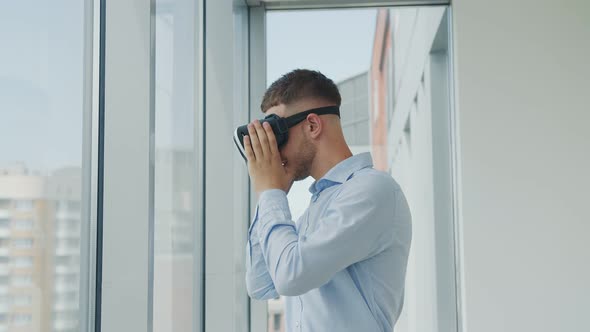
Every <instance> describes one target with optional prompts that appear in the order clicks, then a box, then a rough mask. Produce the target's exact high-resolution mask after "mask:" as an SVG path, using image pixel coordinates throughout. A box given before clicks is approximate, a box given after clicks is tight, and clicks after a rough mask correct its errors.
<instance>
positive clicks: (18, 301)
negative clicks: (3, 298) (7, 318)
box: [14, 294, 33, 307]
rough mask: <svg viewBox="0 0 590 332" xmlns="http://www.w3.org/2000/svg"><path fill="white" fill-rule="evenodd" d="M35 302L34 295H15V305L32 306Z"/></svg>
mask: <svg viewBox="0 0 590 332" xmlns="http://www.w3.org/2000/svg"><path fill="white" fill-rule="evenodd" d="M31 304H33V296H31V295H22V294H21V295H15V296H14V305H15V306H22V307H24V306H30V305H31Z"/></svg>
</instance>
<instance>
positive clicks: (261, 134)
mask: <svg viewBox="0 0 590 332" xmlns="http://www.w3.org/2000/svg"><path fill="white" fill-rule="evenodd" d="M254 128H255V129H256V134H258V140H259V141H260V149H261V150H262V153H263V154H264V156H266V157H270V148H269V146H268V138H267V137H266V131H265V130H264V128H262V126H261V125H260V121H258V120H255V121H254Z"/></svg>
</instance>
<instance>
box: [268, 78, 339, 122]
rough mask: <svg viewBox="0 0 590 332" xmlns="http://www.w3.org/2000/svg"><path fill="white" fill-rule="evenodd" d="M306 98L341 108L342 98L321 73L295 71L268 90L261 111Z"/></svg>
mask: <svg viewBox="0 0 590 332" xmlns="http://www.w3.org/2000/svg"><path fill="white" fill-rule="evenodd" d="M305 98H317V99H322V100H324V101H327V102H330V103H334V104H335V105H336V106H340V102H341V101H342V98H341V97H340V92H338V87H337V86H336V84H334V82H333V81H332V80H331V79H329V78H327V77H326V76H325V75H324V74H322V73H320V72H319V71H314V70H308V69H295V70H293V71H291V72H289V73H287V74H285V75H283V76H282V77H281V78H279V79H278V80H276V81H275V82H274V83H273V84H271V86H270V87H269V88H268V90H266V93H265V94H264V97H263V98H262V104H261V105H260V109H261V110H262V113H266V111H268V109H269V108H271V107H273V106H276V105H280V104H285V105H289V104H292V103H295V102H298V101H300V100H302V99H305Z"/></svg>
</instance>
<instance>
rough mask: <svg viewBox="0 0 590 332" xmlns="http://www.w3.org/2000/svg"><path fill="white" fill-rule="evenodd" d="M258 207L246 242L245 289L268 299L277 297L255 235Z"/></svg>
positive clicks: (258, 296) (261, 298) (251, 295)
mask: <svg viewBox="0 0 590 332" xmlns="http://www.w3.org/2000/svg"><path fill="white" fill-rule="evenodd" d="M257 219H258V207H257V208H256V214H255V217H254V221H253V222H252V225H251V226H250V230H249V231H248V243H247V245H246V289H247V290H248V295H250V297H251V298H253V299H256V300H268V299H273V298H277V297H279V294H278V293H277V291H276V289H275V286H274V284H273V282H272V278H271V277H270V275H269V274H268V269H267V268H266V262H265V261H264V256H262V251H261V249H260V241H259V240H258V236H257V233H258V232H257V221H258V220H257Z"/></svg>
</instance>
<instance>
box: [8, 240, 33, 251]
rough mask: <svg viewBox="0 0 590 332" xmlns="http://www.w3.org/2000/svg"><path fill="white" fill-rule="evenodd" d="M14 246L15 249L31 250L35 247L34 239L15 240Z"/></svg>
mask: <svg viewBox="0 0 590 332" xmlns="http://www.w3.org/2000/svg"><path fill="white" fill-rule="evenodd" d="M12 245H13V246H14V248H15V249H31V248H32V247H33V239H14V240H12Z"/></svg>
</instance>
